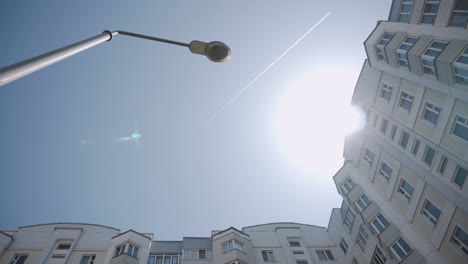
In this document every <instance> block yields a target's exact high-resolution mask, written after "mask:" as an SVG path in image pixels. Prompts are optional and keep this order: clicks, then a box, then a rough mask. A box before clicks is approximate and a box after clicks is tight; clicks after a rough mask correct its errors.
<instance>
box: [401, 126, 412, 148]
mask: <svg viewBox="0 0 468 264" xmlns="http://www.w3.org/2000/svg"><path fill="white" fill-rule="evenodd" d="M410 137H411V135H410V134H409V133H408V132H406V131H404V130H402V131H401V134H400V140H398V146H400V147H402V148H403V149H406V148H407V147H408V143H409V140H410Z"/></svg>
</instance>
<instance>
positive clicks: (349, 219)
mask: <svg viewBox="0 0 468 264" xmlns="http://www.w3.org/2000/svg"><path fill="white" fill-rule="evenodd" d="M355 216H356V215H355V214H354V213H353V212H352V211H351V210H350V209H349V208H348V211H346V215H345V219H344V225H345V226H346V227H348V231H349V232H351V229H352V227H353V223H354V217H355Z"/></svg>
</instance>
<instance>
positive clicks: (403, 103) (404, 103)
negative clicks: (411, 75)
mask: <svg viewBox="0 0 468 264" xmlns="http://www.w3.org/2000/svg"><path fill="white" fill-rule="evenodd" d="M413 102H414V95H412V94H410V93H407V92H405V91H401V93H400V101H399V102H398V107H400V108H402V109H405V110H406V111H408V113H409V112H411V108H413ZM406 107H408V108H406Z"/></svg>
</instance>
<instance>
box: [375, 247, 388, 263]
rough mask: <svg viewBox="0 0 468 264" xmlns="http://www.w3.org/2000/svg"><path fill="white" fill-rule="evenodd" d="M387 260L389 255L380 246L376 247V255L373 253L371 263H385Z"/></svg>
mask: <svg viewBox="0 0 468 264" xmlns="http://www.w3.org/2000/svg"><path fill="white" fill-rule="evenodd" d="M385 261H387V257H386V256H385V255H384V253H383V252H382V250H381V249H380V248H379V247H377V246H376V247H375V250H374V255H372V260H371V264H384V263H385Z"/></svg>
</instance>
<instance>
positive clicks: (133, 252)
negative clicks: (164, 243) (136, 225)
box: [114, 243, 139, 258]
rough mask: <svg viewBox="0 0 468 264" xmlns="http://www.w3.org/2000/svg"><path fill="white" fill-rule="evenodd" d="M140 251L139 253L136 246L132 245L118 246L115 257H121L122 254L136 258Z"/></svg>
mask: <svg viewBox="0 0 468 264" xmlns="http://www.w3.org/2000/svg"><path fill="white" fill-rule="evenodd" d="M138 251H139V248H138V247H135V246H134V245H132V244H130V243H126V244H123V245H120V246H118V247H117V248H116V249H115V254H114V257H117V256H120V255H122V254H127V255H130V256H132V257H135V258H136V257H138Z"/></svg>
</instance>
